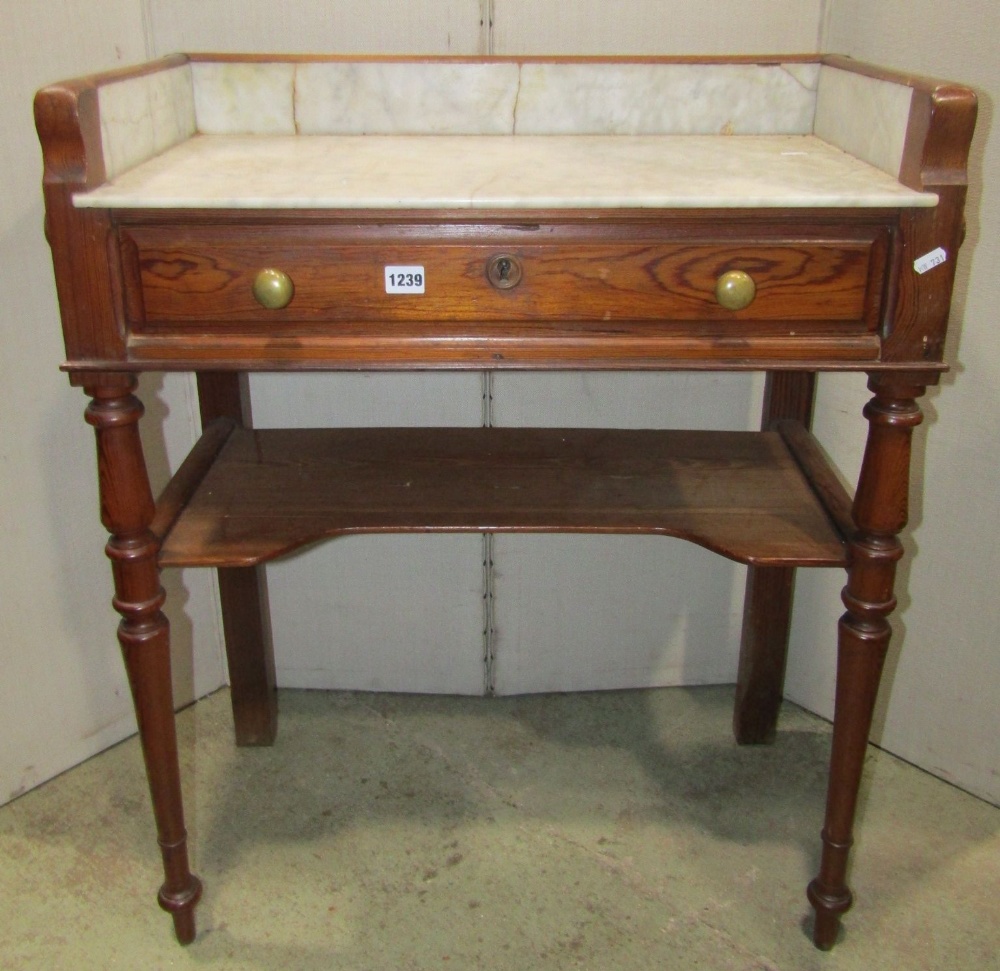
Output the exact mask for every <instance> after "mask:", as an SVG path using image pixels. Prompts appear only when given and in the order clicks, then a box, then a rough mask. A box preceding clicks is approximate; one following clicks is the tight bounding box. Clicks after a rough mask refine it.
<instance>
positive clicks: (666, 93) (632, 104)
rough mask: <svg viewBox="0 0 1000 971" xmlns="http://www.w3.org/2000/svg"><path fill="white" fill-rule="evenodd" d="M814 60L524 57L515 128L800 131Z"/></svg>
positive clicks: (804, 130) (805, 128)
mask: <svg viewBox="0 0 1000 971" xmlns="http://www.w3.org/2000/svg"><path fill="white" fill-rule="evenodd" d="M818 74H819V65H817V64H792V65H787V66H781V65H758V64H633V63H619V64H607V63H604V64H601V63H594V62H589V63H588V62H584V63H575V64H572V63H570V64H567V63H559V62H553V63H526V64H524V65H523V66H522V67H521V88H520V93H519V95H518V99H517V108H516V121H515V128H514V131H515V132H516V133H517V134H525V135H545V134H575V135H588V134H595V135H596V134H601V135H604V134H608V135H805V134H808V133H809V132H811V131H812V121H813V113H814V110H815V107H816V80H817V77H818Z"/></svg>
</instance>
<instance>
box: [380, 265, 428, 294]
mask: <svg viewBox="0 0 1000 971" xmlns="http://www.w3.org/2000/svg"><path fill="white" fill-rule="evenodd" d="M385 292H386V293H423V292H424V268H423V267H422V266H387V267H386V268H385Z"/></svg>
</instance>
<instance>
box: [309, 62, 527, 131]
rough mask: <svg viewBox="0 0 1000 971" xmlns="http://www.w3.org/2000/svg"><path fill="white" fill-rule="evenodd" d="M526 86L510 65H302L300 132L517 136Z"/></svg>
mask: <svg viewBox="0 0 1000 971" xmlns="http://www.w3.org/2000/svg"><path fill="white" fill-rule="evenodd" d="M518 83H519V68H518V65H517V64H511V63H503V62H501V63H489V64H481V63H479V64H477V63H473V62H465V61H458V62H439V61H428V62H414V63H409V62H396V61H343V62H338V61H334V62H323V61H319V62H315V63H306V64H300V65H299V66H298V69H297V71H296V75H295V123H296V129H297V130H298V131H299V133H300V134H304V135H332V134H342V135H365V134H368V135H373V134H382V135H391V134H398V135H405V134H427V135H461V134H479V135H509V134H510V133H511V129H512V127H513V118H514V105H515V103H516V101H517V89H518Z"/></svg>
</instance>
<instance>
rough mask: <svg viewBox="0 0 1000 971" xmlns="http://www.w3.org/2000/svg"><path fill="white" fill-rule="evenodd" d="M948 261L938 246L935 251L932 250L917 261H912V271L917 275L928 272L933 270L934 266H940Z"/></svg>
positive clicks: (946, 255)
mask: <svg viewBox="0 0 1000 971" xmlns="http://www.w3.org/2000/svg"><path fill="white" fill-rule="evenodd" d="M947 259H948V254H947V253H946V252H945V251H944V250H943V249H942V248H941V247H940V246H939V247H938V248H937V249H932V250H931V251H930V252H929V253H924V255H923V256H921V257H920V258H919V259H916V260H914V261H913V269H915V270H916V271H917V273H926V272H927V271H928V270H933V269H934V267H935V266H940V265H941V264H942V263H944V261H945V260H947Z"/></svg>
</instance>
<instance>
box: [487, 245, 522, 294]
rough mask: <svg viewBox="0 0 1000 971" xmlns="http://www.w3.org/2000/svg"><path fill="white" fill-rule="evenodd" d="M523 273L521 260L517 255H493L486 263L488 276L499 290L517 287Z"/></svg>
mask: <svg viewBox="0 0 1000 971" xmlns="http://www.w3.org/2000/svg"><path fill="white" fill-rule="evenodd" d="M521 275H522V270H521V261H520V260H519V259H518V258H517V257H516V256H508V255H507V254H501V255H500V256H493V257H490V260H489V262H488V263H487V264H486V278H487V279H488V280H489V281H490V283H492V284H493V286H495V287H496V288H497V289H498V290H509V289H510V288H511V287H516V286H517V285H518V284H519V283H520V282H521Z"/></svg>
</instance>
